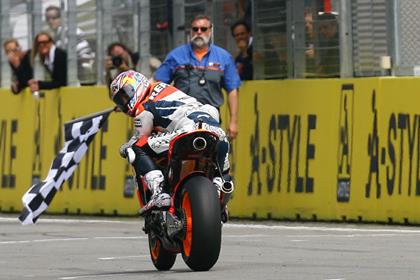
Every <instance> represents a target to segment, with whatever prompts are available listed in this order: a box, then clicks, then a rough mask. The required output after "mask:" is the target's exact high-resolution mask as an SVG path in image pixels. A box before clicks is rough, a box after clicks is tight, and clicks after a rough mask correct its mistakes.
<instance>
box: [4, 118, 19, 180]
mask: <svg viewBox="0 0 420 280" xmlns="http://www.w3.org/2000/svg"><path fill="white" fill-rule="evenodd" d="M17 131H18V121H17V120H0V175H1V177H0V180H1V182H0V185H1V187H2V188H15V187H16V174H15V171H14V167H15V164H14V161H15V160H16V153H17V149H16V140H17V136H16V133H17Z"/></svg>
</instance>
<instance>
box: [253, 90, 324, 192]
mask: <svg viewBox="0 0 420 280" xmlns="http://www.w3.org/2000/svg"><path fill="white" fill-rule="evenodd" d="M254 104H255V105H254V113H255V115H256V122H255V129H254V133H253V134H252V135H251V139H250V156H251V158H252V161H251V162H252V166H251V173H250V178H249V183H248V195H252V194H253V193H256V194H261V193H262V191H263V190H262V186H263V185H265V186H267V190H266V191H267V192H268V193H272V192H273V191H276V192H281V191H285V192H296V193H304V192H305V193H312V192H314V187H315V182H314V178H313V177H311V176H310V168H311V163H312V162H313V160H314V159H315V145H314V144H313V143H312V138H311V135H312V133H313V132H314V130H315V129H316V121H317V117H316V115H313V114H308V115H288V114H273V115H271V117H270V121H269V123H268V127H264V128H262V129H260V128H261V127H260V111H259V108H258V97H257V94H255V96H254ZM261 132H268V133H267V134H268V137H262V135H261ZM264 136H265V135H264ZM262 139H264V142H265V141H266V142H265V143H262ZM260 172H265V173H266V182H262V180H261V176H260Z"/></svg>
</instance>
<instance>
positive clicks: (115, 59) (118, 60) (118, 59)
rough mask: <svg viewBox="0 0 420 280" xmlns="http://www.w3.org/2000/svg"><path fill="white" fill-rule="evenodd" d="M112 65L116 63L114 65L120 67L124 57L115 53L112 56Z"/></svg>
mask: <svg viewBox="0 0 420 280" xmlns="http://www.w3.org/2000/svg"><path fill="white" fill-rule="evenodd" d="M111 59H112V65H114V67H116V68H118V67H120V66H121V64H122V63H123V58H122V57H121V56H119V55H115V56H112V58H111Z"/></svg>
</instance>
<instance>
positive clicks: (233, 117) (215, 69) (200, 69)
mask: <svg viewBox="0 0 420 280" xmlns="http://www.w3.org/2000/svg"><path fill="white" fill-rule="evenodd" d="M212 32H213V30H212V23H211V21H210V18H209V17H207V16H205V15H198V16H196V17H194V19H193V20H192V21H191V40H190V43H188V44H184V45H182V46H180V47H177V48H176V49H174V50H172V51H171V52H170V53H169V54H168V55H167V57H166V59H165V61H164V62H163V63H162V65H161V66H160V67H159V68H158V70H157V71H156V73H155V75H154V79H155V80H157V81H162V82H164V83H168V84H169V83H171V82H174V86H175V87H177V88H178V89H180V90H181V91H183V92H185V93H187V94H188V95H190V96H193V97H195V98H196V99H197V100H198V101H199V102H201V103H202V104H210V105H212V106H214V107H216V108H220V106H221V105H222V104H223V102H224V96H223V93H222V88H223V89H225V91H226V92H227V95H228V98H227V99H228V105H229V112H230V120H229V125H228V129H227V131H228V136H229V138H230V139H234V138H236V136H237V134H238V125H237V123H238V88H239V86H240V85H241V81H240V78H239V75H238V72H237V70H236V66H235V62H234V60H233V58H232V56H231V54H230V53H229V52H228V51H226V50H224V49H223V48H221V47H219V46H216V45H214V44H212V43H210V41H211V36H212Z"/></svg>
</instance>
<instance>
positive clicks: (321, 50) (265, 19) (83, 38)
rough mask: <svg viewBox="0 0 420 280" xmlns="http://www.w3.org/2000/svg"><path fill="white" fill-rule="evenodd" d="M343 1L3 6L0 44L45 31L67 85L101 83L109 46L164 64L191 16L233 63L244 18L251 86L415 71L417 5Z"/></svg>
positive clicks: (44, 0) (33, 2)
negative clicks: (205, 19)
mask: <svg viewBox="0 0 420 280" xmlns="http://www.w3.org/2000/svg"><path fill="white" fill-rule="evenodd" d="M343 3H344V4H343ZM345 3H346V0H330V1H325V0H258V1H256V0H254V1H251V0H153V1H152V0H119V1H114V0H2V1H0V14H1V19H0V20H1V27H0V37H1V41H2V42H4V41H5V40H6V39H7V38H10V37H14V38H16V39H18V41H19V43H20V45H21V46H22V48H23V49H24V50H26V49H31V48H32V42H33V38H34V36H35V34H37V33H38V32H39V31H41V30H48V31H49V32H51V34H53V35H54V38H55V40H56V43H57V45H58V46H59V47H62V48H64V49H65V50H66V51H67V53H68V81H69V84H70V85H84V84H87V85H89V84H103V83H104V60H105V56H106V50H107V46H108V45H109V44H111V43H112V42H122V43H124V44H125V45H126V46H127V47H128V48H129V49H130V50H132V51H133V52H138V53H139V55H140V60H142V58H143V59H147V58H149V57H150V56H153V57H155V58H157V59H159V60H161V61H162V60H164V59H165V56H166V54H167V53H168V52H169V51H170V50H171V49H173V48H175V47H177V46H179V45H181V44H183V43H185V42H188V40H189V34H190V32H189V31H190V30H189V28H188V27H189V25H190V22H191V19H192V18H193V17H194V16H195V15H197V14H206V15H208V16H210V17H211V18H212V20H213V22H214V30H213V31H214V32H213V36H214V37H213V42H215V43H216V44H217V45H219V46H221V47H223V48H225V49H227V50H228V51H229V52H230V53H232V55H233V56H234V57H235V56H236V54H237V53H238V50H237V48H236V45H235V41H234V40H233V37H232V34H231V31H230V26H231V25H232V24H233V23H234V22H235V21H236V20H238V19H239V18H241V17H245V19H246V21H248V22H250V23H251V25H252V35H253V46H254V47H253V50H254V52H253V58H254V79H284V78H318V77H340V76H341V77H343V76H378V75H387V74H389V73H388V72H386V71H384V66H383V65H382V64H381V61H382V60H381V59H382V58H383V57H390V58H391V61H392V65H391V67H392V69H393V70H394V72H393V73H394V74H399V75H413V74H415V73H416V71H415V69H417V68H418V66H416V65H420V57H419V53H418V49H419V44H420V43H419V42H420V40H418V36H419V35H418V34H419V32H418V31H419V30H418V29H419V26H420V24H419V23H420V22H419V21H420V20H419V18H418V16H417V15H418V13H419V12H420V4H419V3H418V1H386V0H355V1H351V3H350V4H349V5H348V4H345ZM344 6H348V7H349V8H348V9H349V11H347V10H345V7H344ZM51 7H56V8H57V9H58V11H59V15H58V17H54V16H52V15H51V10H49V9H51ZM346 9H347V8H346ZM48 11H50V15H48ZM326 15H329V16H326ZM346 18H348V19H349V22H346V21H344V20H343V19H346ZM57 26H59V27H57ZM327 29H331V30H332V29H334V30H335V31H331V32H333V33H334V32H335V35H332V36H330V37H331V39H329V41H327V40H326V39H325V34H324V31H323V30H327ZM346 50H349V51H346ZM0 59H1V60H0V62H1V72H0V78H1V86H2V87H9V86H10V76H11V74H10V67H9V65H8V61H7V57H6V55H5V53H4V51H2V53H1V56H0ZM344 64H347V65H344ZM344 66H345V67H344ZM416 67H417V68H416ZM343 69H347V70H346V71H347V72H344V71H343ZM417 72H420V71H417Z"/></svg>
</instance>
